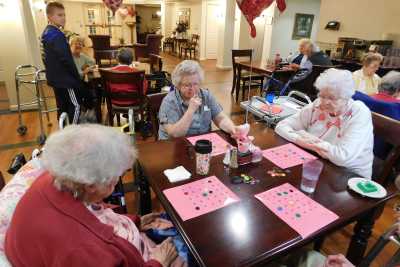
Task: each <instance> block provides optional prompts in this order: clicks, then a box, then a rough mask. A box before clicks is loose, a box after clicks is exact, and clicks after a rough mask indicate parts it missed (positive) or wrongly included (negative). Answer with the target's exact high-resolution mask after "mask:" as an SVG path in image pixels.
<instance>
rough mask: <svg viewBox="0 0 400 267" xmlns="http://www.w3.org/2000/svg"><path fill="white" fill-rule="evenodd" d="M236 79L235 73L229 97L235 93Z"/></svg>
mask: <svg viewBox="0 0 400 267" xmlns="http://www.w3.org/2000/svg"><path fill="white" fill-rule="evenodd" d="M236 79H237V77H236V74H235V72H233V79H232V90H231V95H233V93H234V92H235V88H236Z"/></svg>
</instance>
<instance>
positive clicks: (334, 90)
mask: <svg viewBox="0 0 400 267" xmlns="http://www.w3.org/2000/svg"><path fill="white" fill-rule="evenodd" d="M315 87H316V88H317V89H318V90H319V94H318V98H317V99H316V100H315V101H314V102H313V103H311V104H309V105H307V106H306V107H304V108H303V109H302V110H301V111H299V112H298V113H297V114H295V115H293V116H291V117H288V118H287V119H285V120H283V121H281V122H280V123H278V125H277V126H276V128H275V131H276V132H277V133H278V134H279V135H280V136H282V137H284V138H285V139H287V140H289V141H291V142H294V143H296V144H298V145H299V146H302V147H304V148H306V149H310V150H313V151H315V152H317V153H318V154H319V155H320V156H321V157H323V158H326V159H329V160H330V161H331V162H333V163H334V164H336V165H338V166H343V167H346V168H348V169H350V170H351V171H353V172H355V173H357V174H359V175H361V176H363V177H365V178H371V175H372V161H373V151H372V149H373V126H372V119H371V112H370V110H369V109H368V108H367V107H366V106H365V105H364V104H363V103H362V102H361V101H354V100H353V99H352V98H351V97H352V95H353V94H354V82H353V79H352V75H351V72H349V71H346V70H338V69H333V68H332V69H328V70H327V71H325V72H323V73H322V74H321V75H320V76H319V77H318V79H317V80H316V82H315Z"/></svg>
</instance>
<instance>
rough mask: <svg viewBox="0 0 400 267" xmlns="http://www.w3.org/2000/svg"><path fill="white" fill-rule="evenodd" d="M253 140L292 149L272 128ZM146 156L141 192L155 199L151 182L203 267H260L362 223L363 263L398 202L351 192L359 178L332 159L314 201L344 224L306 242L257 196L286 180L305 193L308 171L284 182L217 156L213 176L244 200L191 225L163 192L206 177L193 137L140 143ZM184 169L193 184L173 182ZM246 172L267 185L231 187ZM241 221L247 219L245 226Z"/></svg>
mask: <svg viewBox="0 0 400 267" xmlns="http://www.w3.org/2000/svg"><path fill="white" fill-rule="evenodd" d="M218 133H219V134H220V135H221V136H222V137H223V138H225V139H226V140H228V141H230V142H231V143H232V140H231V139H230V138H229V137H228V136H227V135H225V134H224V133H222V132H218ZM251 135H254V136H255V143H256V145H258V146H260V147H261V148H262V149H266V148H269V147H274V146H278V145H282V144H285V143H287V142H286V141H285V140H283V139H282V138H280V137H279V136H277V135H276V134H275V133H274V131H273V130H272V129H270V128H267V127H265V125H264V124H261V123H260V124H258V123H256V124H253V125H252V126H251ZM138 150H139V161H140V164H141V167H142V168H141V169H142V170H143V171H144V173H142V178H140V180H141V182H139V184H140V186H141V188H140V190H141V194H144V195H145V196H147V198H148V200H149V199H150V198H149V196H150V192H149V191H148V190H149V189H148V188H146V184H147V182H146V181H147V180H148V182H149V183H150V186H151V187H152V189H153V190H154V192H155V193H156V195H157V197H158V199H159V200H160V202H161V204H162V205H163V207H164V208H165V210H166V211H167V213H168V214H169V215H170V216H171V219H172V221H173V223H174V224H175V226H176V227H177V229H178V230H179V232H180V233H181V235H182V236H183V239H184V240H185V242H186V244H187V245H188V246H189V248H190V250H191V252H192V253H193V255H194V257H195V258H196V260H197V261H198V263H199V264H200V266H218V267H223V266H250V265H251V266H254V265H257V266H258V265H261V264H263V263H265V262H268V261H271V260H273V259H276V258H277V257H279V256H283V255H286V254H287V253H290V251H292V250H293V249H295V248H298V247H300V246H303V245H305V244H307V243H310V242H312V241H314V240H316V239H317V238H320V237H322V236H324V235H326V234H328V233H330V232H333V231H335V230H337V229H339V228H341V227H343V226H345V225H347V224H348V223H351V222H354V221H357V224H356V227H355V231H354V235H353V237H352V240H351V242H350V246H349V250H348V254H347V257H348V258H349V259H350V260H352V261H353V263H355V264H357V263H358V262H359V261H360V260H361V258H362V256H363V254H364V252H365V249H366V246H367V242H368V238H369V236H370V234H371V229H372V227H373V225H374V221H375V219H376V217H377V215H379V214H380V211H382V208H383V205H384V203H385V202H386V201H387V200H389V199H390V198H392V197H394V196H395V193H396V192H394V190H389V192H388V196H387V197H386V198H384V199H379V200H376V199H367V198H363V197H360V196H359V195H357V194H356V193H352V192H350V191H348V190H347V180H348V179H349V178H350V177H353V176H354V175H353V174H352V173H350V172H349V171H346V170H345V169H343V168H339V167H337V166H335V165H333V164H331V163H330V162H328V161H324V169H323V171H322V174H321V178H320V181H319V183H318V185H317V189H316V191H315V193H314V194H313V195H312V196H311V197H312V198H313V199H314V200H316V201H317V202H319V203H321V204H322V205H323V206H325V207H326V208H328V209H330V210H331V211H333V212H335V213H336V214H337V215H339V217H340V218H339V219H338V220H336V221H335V222H333V223H331V224H330V225H328V226H327V227H325V228H323V229H321V230H319V231H318V232H316V233H314V234H312V235H311V236H309V237H307V238H306V239H302V238H301V237H300V236H299V234H298V233H296V232H295V231H294V230H293V229H292V228H290V227H289V226H288V225H286V224H285V223H284V222H283V221H281V220H280V219H279V218H278V217H277V216H275V215H274V214H273V213H272V212H271V211H270V210H269V209H267V208H266V207H265V206H264V205H263V204H262V203H261V202H260V201H259V200H257V199H256V198H254V194H257V193H260V192H263V191H265V190H267V189H270V188H272V187H275V186H278V185H280V184H283V183H285V182H289V183H291V184H292V185H294V186H295V187H297V188H299V186H300V181H301V166H296V167H293V168H291V169H290V170H291V173H290V174H289V175H288V176H287V177H279V178H278V177H271V176H269V175H268V174H267V171H268V170H270V169H271V168H272V167H273V166H274V165H273V164H272V163H271V162H270V161H268V160H266V159H263V160H262V161H261V162H259V163H257V164H250V165H247V166H242V167H240V168H239V169H236V170H229V169H226V168H224V166H223V164H222V159H223V155H220V156H216V157H213V158H212V160H211V169H210V173H209V175H215V176H217V177H218V178H219V179H220V180H221V181H222V182H223V183H224V184H225V185H226V186H227V187H229V188H230V189H231V190H232V191H233V192H235V193H236V194H237V196H238V197H239V198H240V199H241V201H240V202H237V203H234V204H231V205H229V206H227V207H225V208H222V209H219V210H216V211H214V212H211V213H208V214H205V215H202V216H199V217H196V218H194V219H190V220H187V221H184V222H183V221H182V220H181V218H180V217H179V215H178V214H177V212H176V211H175V210H174V208H173V207H172V206H171V204H170V203H169V201H168V200H167V199H166V197H165V196H164V194H163V192H162V191H163V190H165V189H167V188H171V187H175V186H178V185H182V184H184V183H188V182H192V181H195V180H198V179H201V178H204V177H201V176H199V175H197V174H195V160H194V152H193V149H192V146H191V145H190V143H189V142H188V141H187V140H186V139H185V138H178V139H175V140H170V141H159V142H154V143H145V144H140V145H138ZM179 165H183V166H184V167H185V168H186V169H187V170H189V171H190V172H191V173H192V178H191V179H190V180H188V181H185V182H180V183H175V184H171V183H169V181H168V179H167V178H166V177H165V176H164V174H163V171H164V170H165V169H169V168H175V167H177V166H179ZM241 173H245V174H248V175H251V176H253V177H254V178H256V179H260V183H258V184H255V185H250V184H241V185H234V184H231V182H230V177H231V176H233V175H237V174H241ZM146 177H147V178H146ZM146 179H147V180H146ZM146 191H148V192H146ZM146 205H147V207H148V205H151V204H150V203H147V204H146ZM142 207H143V202H142ZM237 218H240V219H241V220H239V221H238V220H237Z"/></svg>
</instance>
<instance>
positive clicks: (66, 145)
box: [42, 124, 137, 185]
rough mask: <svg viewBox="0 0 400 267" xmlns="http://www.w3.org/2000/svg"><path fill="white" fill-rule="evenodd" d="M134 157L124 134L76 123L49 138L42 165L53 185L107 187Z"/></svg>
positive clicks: (129, 165)
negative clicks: (50, 177) (59, 183)
mask: <svg viewBox="0 0 400 267" xmlns="http://www.w3.org/2000/svg"><path fill="white" fill-rule="evenodd" d="M136 158H137V153H136V150H135V148H134V147H132V145H131V144H130V141H129V137H128V136H127V135H125V134H123V133H121V132H119V131H118V130H116V129H115V128H111V127H106V126H102V125H98V124H80V125H70V126H67V127H66V128H64V129H63V130H61V131H58V132H56V133H53V134H52V135H50V137H49V138H48V139H47V141H46V144H45V146H44V151H43V156H42V163H43V166H44V168H45V169H46V170H48V171H49V172H50V174H51V175H52V176H53V177H54V178H55V181H56V182H57V179H60V181H63V182H68V183H73V184H81V185H108V184H110V183H111V182H112V181H113V179H115V178H116V177H119V176H121V175H122V174H123V173H124V172H125V171H126V170H127V169H129V168H131V167H132V164H133V163H134V161H135V160H136Z"/></svg>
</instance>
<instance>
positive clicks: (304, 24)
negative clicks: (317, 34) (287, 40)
mask: <svg viewBox="0 0 400 267" xmlns="http://www.w3.org/2000/svg"><path fill="white" fill-rule="evenodd" d="M313 22H314V15H313V14H301V13H296V15H295V19H294V25H293V33H292V40H299V39H302V38H310V37H311V31H312V26H313Z"/></svg>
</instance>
